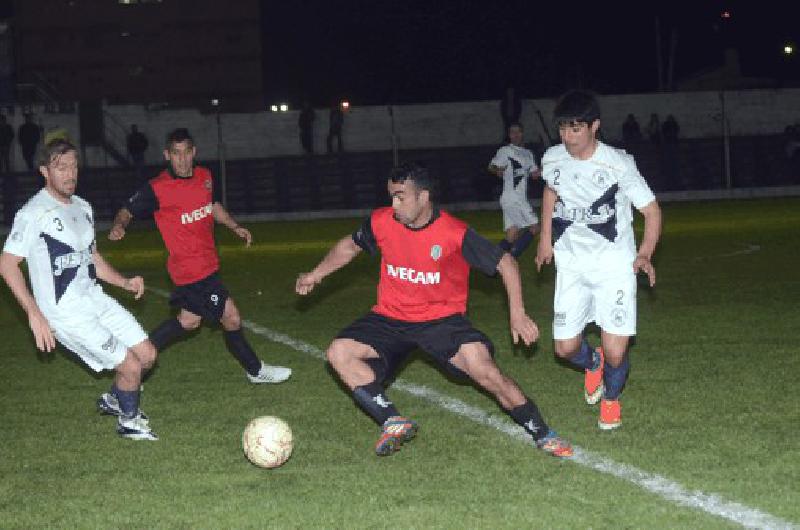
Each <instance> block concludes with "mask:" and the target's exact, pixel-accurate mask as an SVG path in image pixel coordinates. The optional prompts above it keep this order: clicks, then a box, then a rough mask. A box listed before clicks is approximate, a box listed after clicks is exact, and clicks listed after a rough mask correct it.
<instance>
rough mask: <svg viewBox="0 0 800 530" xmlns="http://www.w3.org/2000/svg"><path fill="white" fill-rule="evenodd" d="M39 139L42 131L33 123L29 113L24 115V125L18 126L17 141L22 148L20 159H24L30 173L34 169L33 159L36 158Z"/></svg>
mask: <svg viewBox="0 0 800 530" xmlns="http://www.w3.org/2000/svg"><path fill="white" fill-rule="evenodd" d="M41 139H42V130H41V129H40V128H39V126H38V125H36V124H35V123H33V115H32V114H30V113H28V114H25V123H23V124H22V125H20V126H19V130H18V131H17V141H18V142H19V146H20V147H21V148H22V158H24V159H25V164H26V165H27V166H28V170H30V171H33V169H34V168H35V167H36V164H35V163H34V158H35V157H36V147H37V146H38V145H39V140H41Z"/></svg>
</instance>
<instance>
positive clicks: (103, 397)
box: [97, 392, 147, 420]
mask: <svg viewBox="0 0 800 530" xmlns="http://www.w3.org/2000/svg"><path fill="white" fill-rule="evenodd" d="M97 410H98V411H100V413H101V414H108V415H110V416H122V409H121V408H120V406H119V400H118V399H117V396H115V395H114V394H112V393H111V392H104V393H102V394H100V397H99V398H97ZM139 415H140V416H141V417H143V418H144V419H145V420H146V419H147V414H145V413H144V412H142V409H139Z"/></svg>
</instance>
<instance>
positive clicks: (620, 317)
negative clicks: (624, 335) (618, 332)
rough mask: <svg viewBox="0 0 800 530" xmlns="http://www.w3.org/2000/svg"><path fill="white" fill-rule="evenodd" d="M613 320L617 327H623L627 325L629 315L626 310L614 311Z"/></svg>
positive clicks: (618, 309)
mask: <svg viewBox="0 0 800 530" xmlns="http://www.w3.org/2000/svg"><path fill="white" fill-rule="evenodd" d="M611 320H612V321H613V322H614V325H615V326H617V327H621V326H623V325H625V322H626V321H627V320H628V314H627V313H626V312H625V310H624V309H620V308H617V309H614V311H612V312H611Z"/></svg>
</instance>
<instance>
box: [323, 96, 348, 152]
mask: <svg viewBox="0 0 800 530" xmlns="http://www.w3.org/2000/svg"><path fill="white" fill-rule="evenodd" d="M343 126H344V112H343V111H342V106H341V104H340V103H339V102H338V101H336V102H334V104H333V105H331V115H330V121H329V124H328V140H327V144H328V153H329V154H330V153H333V139H334V138H336V141H337V145H338V148H339V151H338V152H339V153H342V152H344V147H343V146H342V127H343Z"/></svg>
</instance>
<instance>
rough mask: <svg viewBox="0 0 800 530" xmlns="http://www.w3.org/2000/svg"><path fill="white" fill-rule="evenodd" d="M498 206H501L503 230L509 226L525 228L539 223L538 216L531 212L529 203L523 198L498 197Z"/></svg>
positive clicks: (531, 208)
mask: <svg viewBox="0 0 800 530" xmlns="http://www.w3.org/2000/svg"><path fill="white" fill-rule="evenodd" d="M500 206H501V207H502V208H503V230H508V229H509V228H512V227H516V228H527V227H529V226H532V225H535V224H539V218H538V217H537V216H536V214H535V213H533V207H532V206H531V203H530V202H528V201H527V200H525V199H519V198H516V197H514V198H512V199H506V198H504V197H503V196H501V197H500Z"/></svg>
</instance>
